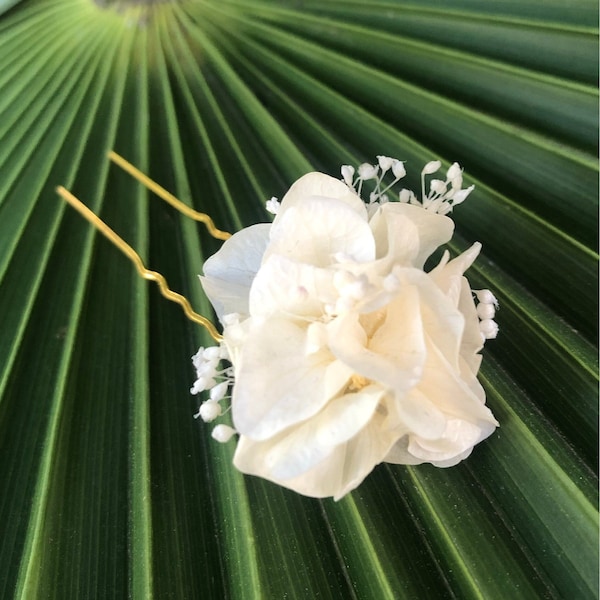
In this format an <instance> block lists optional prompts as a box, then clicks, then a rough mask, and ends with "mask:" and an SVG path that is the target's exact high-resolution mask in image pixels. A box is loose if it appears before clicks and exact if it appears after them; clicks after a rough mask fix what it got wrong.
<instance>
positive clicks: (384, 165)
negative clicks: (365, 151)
mask: <svg viewBox="0 0 600 600" xmlns="http://www.w3.org/2000/svg"><path fill="white" fill-rule="evenodd" d="M377 161H378V162H379V166H380V167H381V170H382V172H383V173H385V172H386V171H389V169H390V168H391V166H392V164H393V163H394V159H393V158H390V157H389V156H377Z"/></svg>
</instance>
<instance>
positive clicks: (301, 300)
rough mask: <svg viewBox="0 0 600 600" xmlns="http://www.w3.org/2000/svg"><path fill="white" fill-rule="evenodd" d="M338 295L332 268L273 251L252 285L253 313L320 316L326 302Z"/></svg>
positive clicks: (333, 299) (251, 312)
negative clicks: (294, 258) (290, 257)
mask: <svg viewBox="0 0 600 600" xmlns="http://www.w3.org/2000/svg"><path fill="white" fill-rule="evenodd" d="M336 296H337V292H336V289H335V287H334V285H333V272H332V271H330V270H327V269H320V268H317V267H313V266H312V265H306V264H302V263H298V262H296V261H293V260H290V259H289V258H286V257H284V256H279V255H272V256H270V257H269V258H268V259H267V260H266V261H265V263H264V264H263V265H262V267H261V268H260V270H259V272H258V274H257V276H256V278H255V279H254V282H253V284H252V287H251V289H250V314H252V315H253V316H259V315H260V316H269V315H272V314H275V313H287V314H290V315H292V314H293V315H296V316H298V317H320V316H321V315H322V314H323V310H324V309H323V305H324V304H326V303H334V302H335V300H336Z"/></svg>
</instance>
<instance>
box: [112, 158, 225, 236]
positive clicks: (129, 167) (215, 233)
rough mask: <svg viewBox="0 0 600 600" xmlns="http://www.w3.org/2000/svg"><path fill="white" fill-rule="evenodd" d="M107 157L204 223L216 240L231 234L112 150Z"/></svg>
mask: <svg viewBox="0 0 600 600" xmlns="http://www.w3.org/2000/svg"><path fill="white" fill-rule="evenodd" d="M108 158H110V160H112V161H113V162H114V163H116V164H117V165H119V167H121V169H123V170H124V171H127V173H129V174H130V175H131V176H132V177H134V178H135V179H137V180H138V181H139V182H140V183H141V184H142V185H145V186H146V187H147V188H148V189H149V190H150V191H152V192H154V193H155V194H156V195H157V196H158V197H159V198H162V199H163V200H164V201H165V202H168V203H169V204H170V205H171V206H173V207H174V208H176V209H177V210H178V211H179V212H180V213H183V214H184V215H185V216H186V217H190V219H194V220H195V221H200V222H201V223H204V224H205V225H206V228H207V229H208V233H210V235H212V236H213V237H214V238H217V239H218V240H227V239H229V238H230V237H231V234H230V233H228V232H227V231H221V230H220V229H217V228H216V227H215V224H214V222H213V220H212V219H211V218H210V217H209V216H208V215H207V214H206V213H201V212H198V211H197V210H194V209H193V208H190V207H189V206H187V205H186V204H184V203H183V202H181V200H178V199H177V198H175V196H173V194H171V193H170V192H167V190H165V188H163V187H161V186H160V185H158V183H156V182H155V181H152V179H150V178H149V177H148V176H147V175H144V173H142V172H141V171H140V170H139V169H136V168H135V167H134V166H133V165H132V164H131V163H130V162H127V161H126V160H125V159H124V158H123V157H122V156H120V155H119V154H117V153H116V152H113V151H112V150H111V151H110V152H109V153H108Z"/></svg>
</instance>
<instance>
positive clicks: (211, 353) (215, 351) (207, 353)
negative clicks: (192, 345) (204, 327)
mask: <svg viewBox="0 0 600 600" xmlns="http://www.w3.org/2000/svg"><path fill="white" fill-rule="evenodd" d="M202 357H203V358H204V359H205V360H217V359H218V358H219V346H211V347H210V348H206V349H205V350H204V352H203V353H202Z"/></svg>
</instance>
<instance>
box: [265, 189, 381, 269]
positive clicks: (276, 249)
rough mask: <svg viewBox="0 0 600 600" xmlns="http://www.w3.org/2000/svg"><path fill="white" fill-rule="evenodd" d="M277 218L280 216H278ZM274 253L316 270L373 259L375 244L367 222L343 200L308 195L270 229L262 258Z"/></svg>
mask: <svg viewBox="0 0 600 600" xmlns="http://www.w3.org/2000/svg"><path fill="white" fill-rule="evenodd" d="M278 216H279V215H278ZM275 254H279V255H282V256H286V257H288V258H291V259H293V260H295V261H297V262H301V263H306V264H309V265H313V266H315V267H327V266H330V265H331V264H333V263H336V262H339V258H338V257H339V256H344V257H347V259H348V260H351V261H358V262H368V261H372V260H373V259H374V258H375V241H374V239H373V234H372V233H371V229H370V227H369V224H368V223H367V221H366V219H364V218H362V217H361V216H360V215H359V214H358V213H357V212H356V211H354V210H353V209H352V208H351V207H349V206H348V205H347V204H346V203H345V202H343V201H342V200H337V199H334V198H323V197H318V196H311V197H307V198H304V200H303V202H301V203H300V202H299V203H297V204H296V205H294V206H292V207H290V208H288V210H287V211H286V212H285V214H284V215H283V216H282V217H281V219H280V220H279V221H278V223H277V227H275V225H274V226H273V228H272V229H271V242H270V244H269V247H268V248H267V251H266V253H265V259H267V258H268V257H270V256H273V255H275Z"/></svg>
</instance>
